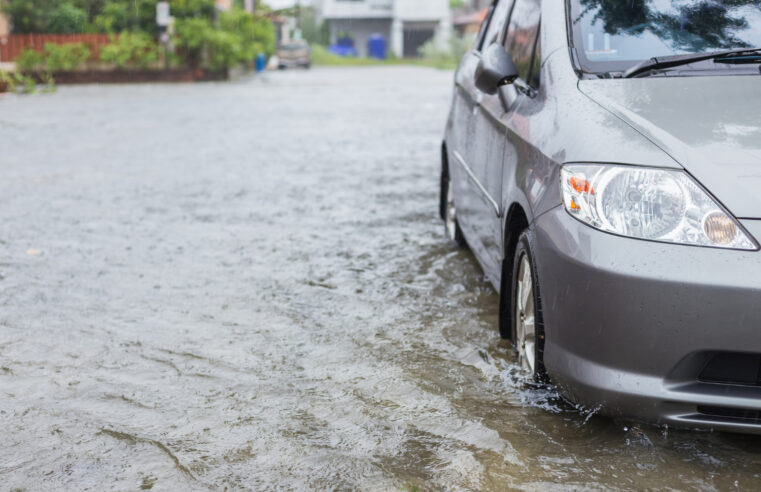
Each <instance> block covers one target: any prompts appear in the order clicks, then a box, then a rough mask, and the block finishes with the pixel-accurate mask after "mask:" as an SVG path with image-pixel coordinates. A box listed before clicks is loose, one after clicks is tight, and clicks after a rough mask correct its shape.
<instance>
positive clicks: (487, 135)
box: [468, 0, 514, 282]
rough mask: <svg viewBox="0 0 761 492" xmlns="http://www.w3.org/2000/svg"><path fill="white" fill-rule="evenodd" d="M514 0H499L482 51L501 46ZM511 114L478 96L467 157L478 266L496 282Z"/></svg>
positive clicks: (495, 98) (493, 99) (490, 97)
mask: <svg viewBox="0 0 761 492" xmlns="http://www.w3.org/2000/svg"><path fill="white" fill-rule="evenodd" d="M513 5H514V0H500V2H499V4H498V5H497V9H496V10H495V12H494V18H493V19H492V25H491V27H490V29H489V32H488V33H487V36H486V38H485V39H484V45H483V46H484V48H486V47H487V46H489V45H491V44H493V43H500V44H501V43H502V42H503V40H504V34H505V28H506V26H507V23H508V20H509V18H510V14H511V12H512V8H513ZM510 118H511V112H510V111H507V110H506V107H505V105H504V104H503V101H502V99H501V97H500V95H499V93H497V94H486V93H480V97H479V101H478V105H477V107H476V108H475V110H474V131H473V133H474V136H475V140H474V141H475V142H476V145H474V146H473V147H472V149H471V152H470V154H469V155H468V162H469V163H470V165H471V169H472V170H473V174H474V176H475V180H474V181H475V182H476V188H477V189H476V191H477V198H478V201H477V202H476V207H475V208H476V209H475V211H474V221H473V223H474V227H475V229H476V231H477V237H478V242H479V247H480V248H481V249H482V250H483V258H482V259H481V263H482V264H484V270H485V272H486V274H487V276H489V278H490V279H491V280H493V281H495V282H496V280H497V279H498V278H499V266H500V264H501V262H500V260H501V255H502V239H501V235H502V234H501V230H502V225H501V224H502V221H501V220H500V217H501V216H502V210H501V194H502V160H503V155H504V151H505V135H506V132H507V127H506V125H507V122H508V120H509V119H510Z"/></svg>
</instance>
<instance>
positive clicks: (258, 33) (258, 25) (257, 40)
mask: <svg viewBox="0 0 761 492" xmlns="http://www.w3.org/2000/svg"><path fill="white" fill-rule="evenodd" d="M219 27H220V29H221V30H222V31H225V32H228V33H231V34H234V35H236V36H237V37H238V38H239V43H240V57H239V61H240V62H245V61H251V60H253V59H254V58H256V55H258V54H259V53H264V54H265V55H267V56H270V55H272V54H273V53H275V29H274V26H273V25H272V22H270V21H269V20H267V19H264V18H260V17H254V16H253V15H251V14H249V13H248V12H246V11H244V10H242V9H240V8H234V9H232V10H230V11H228V12H224V13H222V14H221V15H220V16H219Z"/></svg>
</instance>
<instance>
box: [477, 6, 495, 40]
mask: <svg viewBox="0 0 761 492" xmlns="http://www.w3.org/2000/svg"><path fill="white" fill-rule="evenodd" d="M493 15H494V4H492V5H491V6H490V7H489V12H487V14H486V18H484V21H483V22H482V23H481V28H480V29H479V30H478V37H477V38H476V51H481V49H482V48H483V47H484V38H485V37H486V36H485V35H486V30H487V29H489V24H490V23H491V19H492V16H493Z"/></svg>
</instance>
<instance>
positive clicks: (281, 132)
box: [0, 67, 761, 490]
mask: <svg viewBox="0 0 761 492" xmlns="http://www.w3.org/2000/svg"><path fill="white" fill-rule="evenodd" d="M451 91H452V74H451V73H449V72H443V71H436V70H431V69H425V68H411V67H390V68H356V69H351V68H341V69H314V70H312V71H300V70H298V71H288V72H278V73H271V74H267V75H265V76H261V77H258V78H244V79H242V80H238V81H234V82H231V83H220V84H195V85H153V86H146V85H141V86H83V87H71V88H68V87H66V88H61V89H60V90H59V92H58V93H57V94H54V95H42V96H34V97H6V98H5V99H3V100H0V186H1V189H2V193H1V194H0V484H2V485H0V489H3V490H8V489H10V490H13V489H22V490H45V489H73V490H85V489H89V490H107V489H117V490H136V489H151V488H152V489H153V490H190V489H192V490H196V489H200V490H204V489H212V490H225V489H226V490H241V489H242V490H246V489H251V490H268V489H274V488H278V489H286V490H290V489H297V490H303V489H340V490H415V489H419V490H505V489H524V490H568V489H571V488H572V489H580V490H584V489H590V490H601V489H604V490H609V489H622V490H630V489H680V490H684V489H687V490H731V489H740V490H749V489H757V488H759V487H760V486H761V439H760V438H758V437H753V436H738V435H730V434H720V433H711V432H685V431H675V430H670V429H669V430H666V429H659V428H656V427H650V426H644V425H632V424H631V423H627V422H620V421H612V420H610V419H606V418H602V417H599V416H596V415H593V414H590V413H589V412H584V411H580V410H577V409H575V408H573V407H572V406H570V405H567V404H565V403H563V402H562V400H561V399H560V398H558V396H557V395H556V394H555V393H554V392H553V391H552V389H547V388H537V387H534V386H532V385H531V384H529V383H528V382H527V381H526V380H524V379H523V378H522V377H521V375H520V373H519V372H518V370H517V368H516V366H514V364H513V357H512V353H511V350H510V348H509V345H508V344H507V343H506V342H503V341H501V340H500V339H499V336H498V333H497V328H496V323H497V296H496V295H495V294H494V292H493V290H492V289H491V287H490V286H489V284H487V283H486V282H485V280H484V277H483V273H482V272H481V271H480V269H479V267H478V265H477V264H476V262H475V260H474V258H473V257H472V255H471V254H470V253H469V252H467V251H465V250H461V249H457V248H455V247H454V246H452V245H450V244H448V243H447V242H446V241H445V239H444V237H443V226H442V224H441V223H440V221H439V219H438V217H437V204H438V202H437V200H438V197H437V186H438V169H439V167H438V166H439V162H438V152H439V145H440V140H441V136H442V132H443V127H444V123H445V118H446V112H447V109H448V104H449V100H450V97H451Z"/></svg>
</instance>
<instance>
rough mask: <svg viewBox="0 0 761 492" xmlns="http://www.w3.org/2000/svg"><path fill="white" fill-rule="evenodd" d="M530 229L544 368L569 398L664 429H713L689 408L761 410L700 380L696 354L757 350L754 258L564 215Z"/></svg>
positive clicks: (740, 390) (737, 390)
mask: <svg viewBox="0 0 761 492" xmlns="http://www.w3.org/2000/svg"><path fill="white" fill-rule="evenodd" d="M743 225H745V226H746V227H747V228H748V229H749V230H755V231H757V232H761V221H744V223H743ZM533 227H534V231H535V235H536V241H535V244H536V247H537V250H536V257H537V258H540V259H541V260H539V261H537V276H538V278H539V283H540V285H541V288H542V298H543V299H542V300H543V303H544V304H543V305H544V316H545V320H544V321H545V330H546V343H545V346H544V362H545V365H546V367H547V370H548V372H549V373H550V374H551V375H552V379H553V381H554V382H555V383H556V384H557V385H558V386H559V387H560V388H561V389H562V390H563V392H564V394H565V395H566V396H567V397H569V398H570V399H571V400H573V401H576V402H579V403H581V404H583V405H585V406H590V407H591V406H594V404H593V403H591V402H595V401H599V402H600V407H601V408H604V413H606V414H610V415H620V416H625V417H633V418H637V419H645V420H650V421H655V422H659V423H668V424H672V425H679V424H680V423H681V424H682V425H690V426H693V425H694V426H701V425H705V424H706V423H710V422H713V423H714V424H717V423H718V424H721V422H720V421H718V422H717V421H716V420H715V419H714V420H710V421H707V420H706V417H705V416H702V415H699V414H698V413H696V410H695V408H696V406H697V405H714V406H722V407H737V408H743V409H752V410H761V387H746V386H737V385H716V384H707V383H700V382H698V381H697V377H698V374H699V372H700V370H701V369H702V366H701V365H700V362H699V361H700V357H699V356H700V354H703V353H707V352H717V351H724V352H743V353H746V352H747V353H761V337H759V336H758V329H759V324H761V303H759V302H758V299H759V298H761V261H759V259H761V258H759V255H760V254H761V253H759V252H757V251H735V250H722V249H717V248H706V247H698V246H685V245H677V244H666V243H656V242H651V241H642V240H634V239H630V238H625V237H620V236H616V235H613V234H608V233H605V232H602V231H598V230H596V229H593V228H591V227H588V226H586V225H585V224H583V223H581V222H580V221H578V220H576V219H574V218H573V217H571V216H570V215H569V214H568V213H567V212H566V211H565V209H564V208H562V207H558V208H556V209H554V210H552V211H550V212H548V213H546V214H544V215H542V216H541V217H540V218H539V219H538V220H537V221H536V222H535V223H534V224H533ZM675 258H679V259H680V261H674V259H675ZM689 265H693V266H695V267H694V268H690V267H689ZM697 266H699V268H698V267H697ZM684 361H695V362H691V363H690V364H685V362H684ZM712 426H714V427H716V426H715V425H713V424H712ZM718 427H720V428H727V429H728V430H731V429H732V426H731V425H729V426H722V425H719V426H718ZM735 430H737V429H735ZM743 430H744V431H753V432H758V433H761V427H758V426H756V427H754V428H752V429H749V428H744V429H743Z"/></svg>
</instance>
